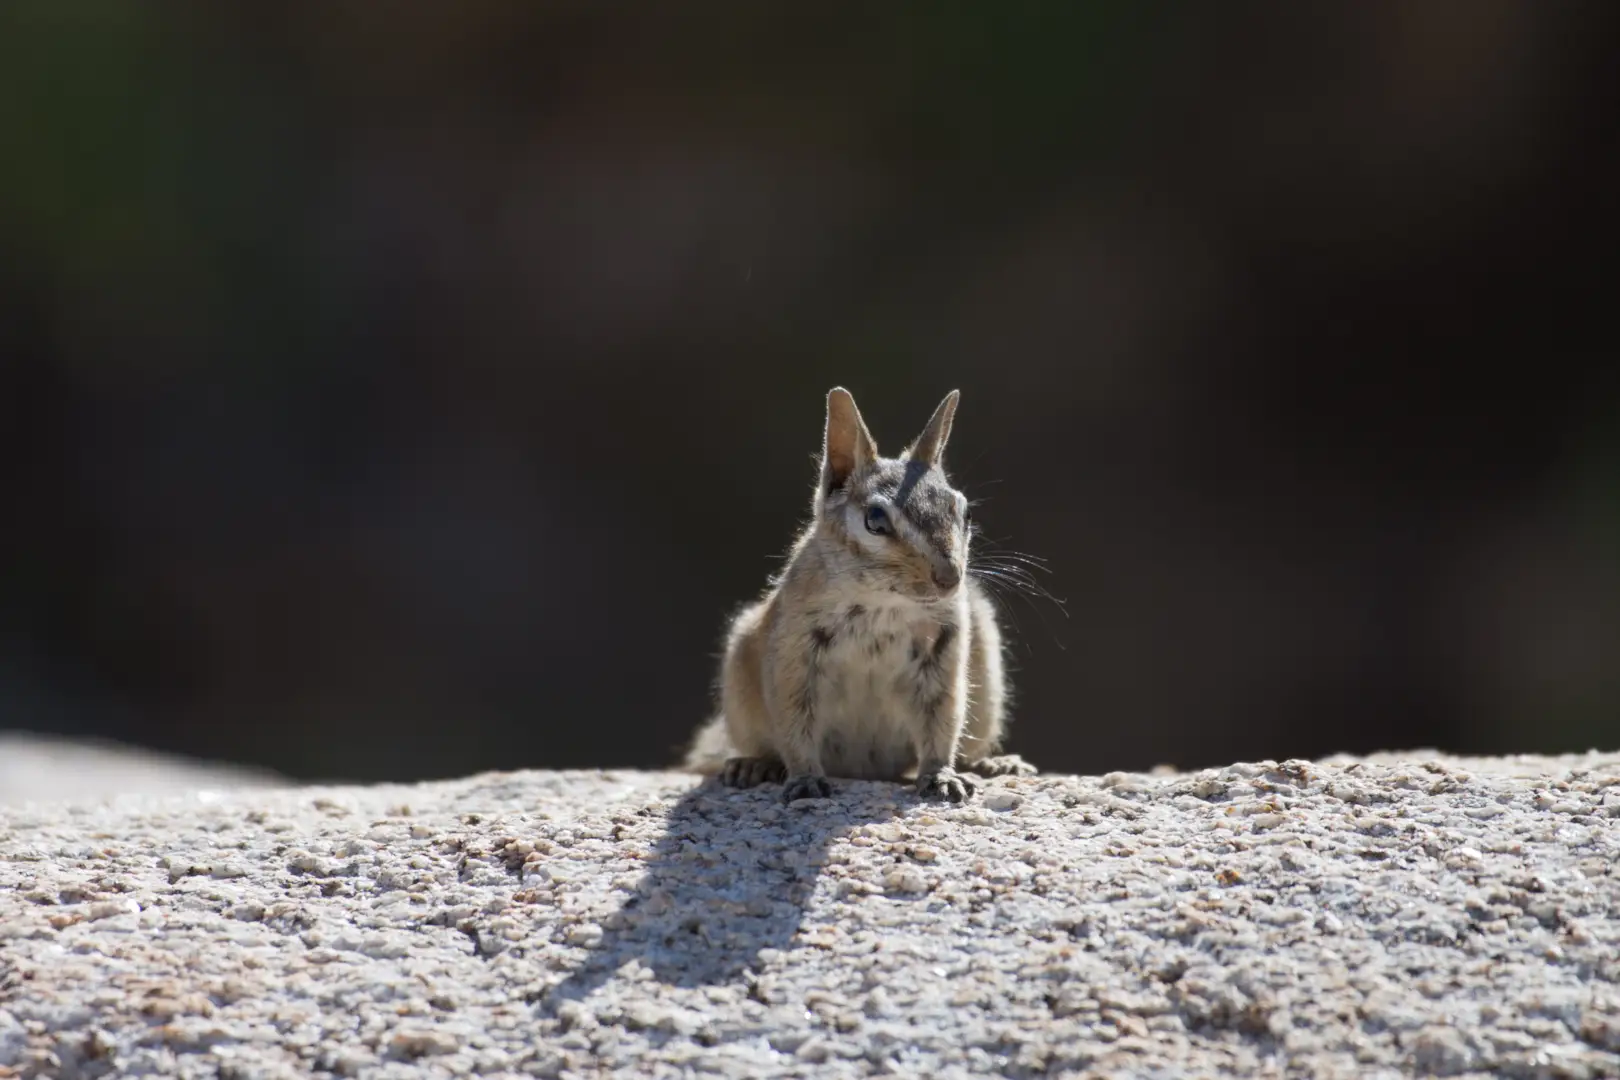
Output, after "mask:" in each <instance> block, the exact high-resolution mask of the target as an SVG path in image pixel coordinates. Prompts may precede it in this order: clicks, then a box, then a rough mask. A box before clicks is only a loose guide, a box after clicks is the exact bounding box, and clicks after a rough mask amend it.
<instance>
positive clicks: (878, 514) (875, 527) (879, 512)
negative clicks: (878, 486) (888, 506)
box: [866, 504, 894, 536]
mask: <svg viewBox="0 0 1620 1080" xmlns="http://www.w3.org/2000/svg"><path fill="white" fill-rule="evenodd" d="M866 531H867V532H869V533H875V534H876V535H878V536H888V535H890V534H891V533H893V532H894V525H893V523H891V522H890V521H889V512H888V511H887V510H885V509H883V507H881V506H878V505H876V504H874V505H872V506H868V507H867V508H866Z"/></svg>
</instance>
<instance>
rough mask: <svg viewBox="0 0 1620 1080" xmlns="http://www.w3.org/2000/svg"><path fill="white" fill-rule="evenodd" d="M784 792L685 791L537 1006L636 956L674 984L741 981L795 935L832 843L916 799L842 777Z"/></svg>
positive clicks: (602, 977) (713, 787) (776, 788)
mask: <svg viewBox="0 0 1620 1080" xmlns="http://www.w3.org/2000/svg"><path fill="white" fill-rule="evenodd" d="M781 791H782V789H781V785H779V784H769V785H766V786H763V787H760V788H756V789H754V790H751V791H734V790H730V789H727V788H723V787H721V786H719V785H718V784H717V783H714V782H712V781H711V782H708V783H704V784H702V785H699V786H698V787H696V788H693V789H692V790H691V791H689V792H688V793H687V794H686V795H685V796H683V797H682V798H681V800H680V801H679V802H678V803H677V804H676V805H675V808H674V809H673V810H672V811H671V812H670V815H669V818H668V820H667V822H666V825H665V829H664V833H663V835H662V836H661V837H660V838H659V840H658V843H657V846H656V848H655V849H654V851H653V854H652V855H651V856H650V858H649V860H648V865H647V871H646V874H645V875H644V876H643V877H642V879H641V882H640V883H639V884H638V885H637V887H636V891H635V893H634V894H633V895H631V896H630V897H629V898H628V899H627V900H625V902H624V904H623V905H622V906H621V907H620V908H619V910H618V911H617V912H615V913H614V914H613V915H611V916H610V917H609V918H608V919H606V920H604V930H605V933H604V936H603V937H602V940H601V941H600V942H599V943H597V944H596V945H595V946H593V947H592V949H591V953H590V957H589V959H587V960H586V962H585V963H584V964H583V965H582V966H581V967H580V968H579V969H578V970H576V971H574V972H573V973H572V974H570V975H569V976H568V977H567V978H566V979H564V980H563V981H562V982H561V983H559V984H557V985H556V986H554V987H552V988H551V990H550V991H549V992H548V993H547V994H546V995H545V996H544V998H543V1005H542V1009H543V1010H544V1011H546V1012H550V1011H552V1010H554V1009H555V1008H556V1007H557V1006H559V1005H561V1004H562V1003H564V1002H567V1001H579V1000H583V999H584V998H586V997H588V996H589V995H590V994H591V993H592V992H593V991H594V990H596V989H597V988H598V987H600V986H602V985H603V984H604V983H607V982H608V981H610V980H611V979H612V978H613V977H614V976H615V974H616V973H617V972H618V971H619V970H620V969H621V968H622V967H623V966H624V965H625V964H627V963H628V962H630V961H631V960H635V961H638V962H639V964H640V965H641V966H642V967H643V968H645V969H648V970H650V971H651V972H652V974H653V977H654V978H656V979H658V980H659V981H660V982H663V983H665V984H668V985H671V986H688V987H690V986H713V985H719V984H725V983H733V982H738V981H740V980H742V978H743V975H744V972H746V971H748V970H750V969H757V967H758V965H759V954H760V952H761V951H762V950H765V949H785V948H787V947H788V946H789V945H790V944H791V943H792V941H793V937H794V935H795V934H797V933H798V931H799V926H800V923H801V922H802V921H803V919H804V914H805V910H806V908H807V907H808V906H809V904H810V899H811V896H812V895H813V894H814V892H815V889H816V884H817V881H818V879H819V877H820V875H821V871H822V869H823V867H824V866H825V865H826V862H827V853H828V849H829V847H830V846H831V845H832V843H833V841H834V840H837V839H838V838H839V837H841V836H843V835H845V834H846V833H848V832H849V831H850V830H851V829H853V828H855V827H857V826H859V825H862V824H866V823H868V822H874V821H881V820H885V819H887V818H890V817H893V816H894V815H895V814H897V813H898V812H899V810H900V808H901V806H902V805H903V803H905V802H907V801H910V799H911V796H910V795H909V793H907V792H904V790H903V789H902V788H900V787H898V786H896V785H893V784H879V783H856V782H851V781H842V782H839V783H838V784H837V787H836V790H835V792H834V795H833V797H832V798H831V799H817V800H811V801H808V802H801V803H795V804H793V805H791V806H784V805H782V803H781Z"/></svg>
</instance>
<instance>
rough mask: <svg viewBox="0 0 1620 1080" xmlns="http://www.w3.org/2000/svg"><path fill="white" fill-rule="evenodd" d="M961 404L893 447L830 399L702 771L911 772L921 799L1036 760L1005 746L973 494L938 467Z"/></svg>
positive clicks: (750, 775) (700, 743) (708, 732)
mask: <svg viewBox="0 0 1620 1080" xmlns="http://www.w3.org/2000/svg"><path fill="white" fill-rule="evenodd" d="M956 402H957V395H956V393H955V392H954V391H953V392H952V393H951V394H950V395H949V396H947V397H946V399H945V400H944V401H943V402H941V403H940V406H939V408H938V409H936V410H935V412H934V415H933V418H932V419H931V420H930V421H929V423H928V426H927V427H926V428H925V430H924V432H923V434H922V435H921V436H919V437H918V439H917V440H916V441H915V442H914V443H913V444H912V446H911V447H910V448H909V449H908V451H907V452H906V453H904V454H902V455H901V457H900V458H897V459H885V458H882V457H881V456H880V455H879V453H878V450H877V444H876V443H875V442H874V441H873V439H872V437H871V434H870V433H869V432H868V431H867V430H866V425H865V423H864V422H863V421H862V420H861V416H860V412H859V410H857V409H856V407H855V401H854V399H853V398H852V397H851V396H850V395H849V393H848V392H847V391H845V390H843V389H842V388H837V389H834V390H833V391H832V392H830V393H829V394H828V396H827V420H826V427H825V433H824V442H823V446H822V459H821V460H822V467H821V477H820V481H819V483H818V485H817V488H816V492H815V497H814V499H813V501H812V511H813V520H812V521H811V523H810V524H809V526H808V527H807V528H806V529H805V530H804V531H803V532H802V533H801V534H800V536H799V537H798V539H797V541H796V542H795V543H794V546H793V550H792V553H791V555H790V556H789V558H788V562H787V566H786V568H785V570H784V571H783V573H782V574H781V576H780V577H779V578H777V579H776V580H775V581H774V582H773V583H772V585H771V587H770V589H769V591H767V593H766V594H765V596H764V598H763V599H761V600H760V601H759V602H758V603H755V604H753V605H752V606H750V607H748V608H746V609H745V610H743V611H742V612H741V613H740V614H738V615H737V617H736V618H735V619H734V620H733V622H732V625H731V628H730V631H729V633H728V634H727V638H726V647H725V656H724V659H723V660H722V662H721V670H720V680H719V691H720V692H719V698H720V700H719V705H720V710H719V713H718V714H717V715H716V716H715V717H714V718H713V719H711V720H710V721H709V722H708V723H707V724H705V725H704V726H703V727H702V728H700V729H699V731H698V732H697V734H696V736H695V737H694V740H693V743H692V746H691V749H690V751H689V753H688V755H687V760H686V764H687V766H688V767H689V768H692V769H695V770H697V771H699V772H704V773H708V774H718V775H719V776H720V777H721V779H722V780H723V781H725V782H726V783H728V784H732V785H734V786H750V785H752V784H756V783H762V782H768V781H776V780H785V781H786V786H785V788H784V796H785V797H786V798H788V799H790V800H791V799H794V798H804V797H809V796H814V795H825V794H827V793H828V791H829V790H830V789H829V787H828V785H827V783H826V779H825V778H826V777H828V776H837V777H849V778H857V779H884V780H891V779H900V778H901V777H903V776H906V775H908V774H913V773H914V774H915V775H916V777H917V786H918V789H919V791H920V792H922V793H923V794H927V795H934V796H940V797H945V798H949V799H953V800H960V799H962V798H964V797H966V795H967V794H968V793H970V792H971V791H972V789H973V787H974V781H973V780H972V779H971V778H970V777H966V776H963V775H961V774H959V773H958V772H957V771H956V770H957V768H958V767H961V768H965V769H971V770H974V771H976V772H980V773H983V774H986V775H997V774H1001V773H1009V772H1033V771H1034V770H1033V769H1032V768H1030V767H1029V766H1027V765H1026V764H1024V763H1023V762H1022V761H1020V760H1019V759H1018V758H1017V757H1016V756H1012V755H1008V756H1005V757H998V756H996V754H997V751H998V750H999V748H1000V743H1001V740H1002V737H1003V734H1004V731H1005V722H1006V718H1005V712H1004V710H1005V699H1006V690H1005V680H1004V674H1003V665H1002V655H1001V635H1000V631H999V629H998V627H997V625H996V618H995V610H994V608H993V606H992V604H991V602H990V599H989V597H988V596H987V595H986V594H985V592H984V591H983V589H982V588H981V587H980V586H979V585H978V583H977V582H975V581H974V580H973V579H972V578H970V577H968V576H967V570H966V562H967V550H968V545H969V542H970V540H971V530H970V529H969V527H968V526H967V524H966V522H965V520H964V511H965V509H966V500H965V499H964V498H963V497H962V496H961V494H960V493H959V492H957V491H955V490H954V489H953V488H951V487H950V485H949V482H948V481H947V480H946V478H945V473H944V470H943V457H944V451H945V448H946V443H947V441H948V439H949V437H950V430H951V424H952V420H953V417H954V414H955V411H956ZM873 507H877V508H878V509H877V510H876V511H874V510H873ZM872 513H879V514H880V516H879V517H878V518H876V519H875V524H876V526H881V528H877V529H876V531H874V521H873V519H871V518H870V517H869V516H868V515H869V514H872Z"/></svg>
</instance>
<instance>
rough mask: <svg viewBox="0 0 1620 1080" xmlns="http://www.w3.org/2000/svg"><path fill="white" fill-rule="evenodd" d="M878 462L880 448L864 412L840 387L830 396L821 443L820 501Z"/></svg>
mask: <svg viewBox="0 0 1620 1080" xmlns="http://www.w3.org/2000/svg"><path fill="white" fill-rule="evenodd" d="M876 459H877V444H876V443H875V442H873V441H872V433H871V432H869V431H867V430H866V422H865V421H863V420H862V419H861V411H860V410H859V409H857V408H856V407H855V399H854V398H853V397H851V396H850V393H849V391H848V390H845V389H844V388H843V387H842V386H836V387H834V388H833V389H832V390H831V391H829V392H828V394H827V430H826V433H825V435H824V436H823V437H822V443H821V487H820V488H819V489H818V490H817V492H816V501H817V503H818V505H819V503H820V501H821V499H822V498H823V497H825V496H826V495H827V493H828V492H831V491H836V490H838V489H839V488H840V487H843V486H844V482H845V481H847V480H848V479H849V478H850V476H851V475H852V474H854V473H855V472H856V471H857V470H859V469H862V468H864V467H866V466H867V465H869V464H871V463H872V462H873V461H874V460H876Z"/></svg>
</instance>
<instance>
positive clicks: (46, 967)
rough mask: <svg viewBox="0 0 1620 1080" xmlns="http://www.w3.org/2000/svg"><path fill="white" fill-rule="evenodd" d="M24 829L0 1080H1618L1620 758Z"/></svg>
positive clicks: (1, 1014)
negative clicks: (971, 791) (1121, 1079)
mask: <svg viewBox="0 0 1620 1080" xmlns="http://www.w3.org/2000/svg"><path fill="white" fill-rule="evenodd" d="M779 795H780V788H779V786H777V785H770V786H766V787H762V788H759V789H757V790H754V791H748V792H731V791H726V790H721V789H718V788H716V787H713V786H710V785H707V784H701V783H699V782H698V781H697V780H695V779H694V778H692V777H688V776H684V775H681V774H676V773H639V772H567V773H548V772H520V773H503V774H489V775H481V776H475V777H471V778H468V779H465V780H458V781H453V782H443V783H430V784H422V785H416V786H385V787H366V788H286V789H276V788H265V789H254V788H245V787H244V788H233V789H230V790H224V791H221V790H217V789H216V790H203V791H191V792H186V793H179V794H175V793H171V794H166V795H164V794H158V795H152V794H147V795H124V796H119V797H116V798H112V799H105V800H102V801H100V802H92V803H83V802H79V803H75V802H71V801H68V802H61V801H57V802H50V803H43V802H29V803H24V804H22V805H14V806H9V807H0V1076H13V1075H15V1076H53V1077H64V1078H75V1077H101V1076H134V1075H157V1076H184V1077H191V1076H195V1077H226V1078H250V1077H265V1078H271V1077H282V1076H287V1077H292V1076H308V1075H318V1076H325V1075H331V1076H361V1077H391V1076H399V1077H406V1076H411V1077H415V1076H432V1077H441V1076H443V1077H449V1076H465V1075H510V1076H525V1075H527V1076H549V1077H572V1076H578V1077H585V1076H597V1075H611V1076H624V1077H676V1076H680V1077H687V1076H708V1075H713V1076H722V1077H739V1078H741V1077H774V1076H803V1077H812V1076H813V1077H844V1076H850V1077H854V1076H871V1075H900V1076H929V1077H931V1078H948V1077H965V1076H981V1075H1003V1076H1045V1075H1057V1076H1064V1075H1072V1076H1141V1077H1171V1076H1198V1075H1203V1076H1246V1077H1247V1076H1315V1077H1332V1076H1344V1077H1369V1076H1417V1075H1442V1076H1480V1077H1483V1076H1523V1077H1543V1076H1546V1077H1552V1076H1568V1077H1583V1076H1586V1077H1595V1076H1617V1075H1620V755H1615V754H1610V755H1603V754H1589V755H1585V756H1579V757H1564V758H1511V759H1468V760H1464V759H1456V758H1446V757H1442V756H1439V755H1432V754H1430V755H1420V756H1416V757H1401V756H1385V757H1378V758H1372V759H1348V758H1346V759H1333V760H1329V761H1325V762H1304V761H1288V762H1282V763H1274V762H1261V763H1254V764H1238V765H1233V766H1230V767H1228V768H1223V769H1213V770H1206V771H1203V772H1198V773H1162V774H1159V773H1155V774H1137V773H1113V774H1109V775H1106V776H1100V777H1096V776H1092V777H1074V776H1037V777H1033V778H1023V779H1001V780H995V781H990V782H988V783H987V784H986V785H985V788H984V790H983V791H982V792H981V793H980V795H979V796H978V797H977V798H976V799H975V800H973V801H972V802H970V803H969V804H968V805H965V806H946V805H940V804H932V803H924V802H921V801H919V800H918V799H916V798H915V797H914V796H913V795H912V794H911V793H910V792H909V791H908V790H906V789H903V788H900V787H897V786H894V785H887V784H877V783H848V782H844V783H839V784H837V785H836V789H835V792H834V796H833V797H832V798H830V799H818V800H810V801H807V802H802V803H798V804H795V805H793V806H784V805H782V804H781V802H780V798H779Z"/></svg>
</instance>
